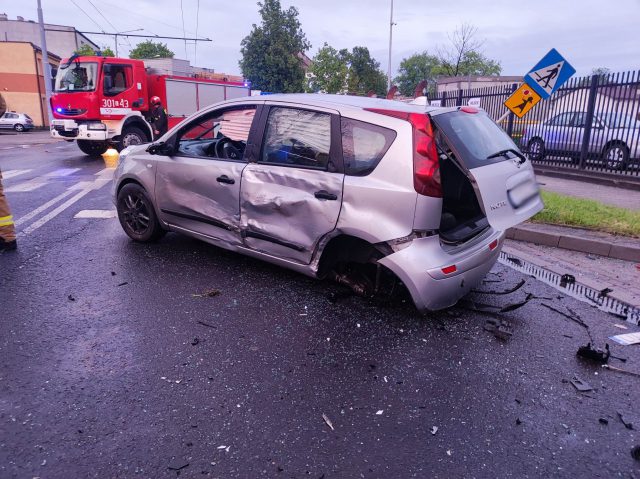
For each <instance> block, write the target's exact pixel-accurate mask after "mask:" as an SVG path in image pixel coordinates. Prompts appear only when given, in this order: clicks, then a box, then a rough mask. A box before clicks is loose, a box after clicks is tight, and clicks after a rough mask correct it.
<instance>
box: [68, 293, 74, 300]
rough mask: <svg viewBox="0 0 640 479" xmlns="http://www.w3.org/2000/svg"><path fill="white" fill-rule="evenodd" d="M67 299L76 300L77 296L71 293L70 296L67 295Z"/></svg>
mask: <svg viewBox="0 0 640 479" xmlns="http://www.w3.org/2000/svg"><path fill="white" fill-rule="evenodd" d="M67 299H68V300H69V301H75V300H76V298H74V297H73V295H72V294H70V295H69V296H67Z"/></svg>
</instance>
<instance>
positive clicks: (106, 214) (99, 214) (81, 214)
mask: <svg viewBox="0 0 640 479" xmlns="http://www.w3.org/2000/svg"><path fill="white" fill-rule="evenodd" d="M116 215H117V213H116V210H82V211H78V212H77V213H76V215H75V216H74V218H100V219H109V218H115V217H116Z"/></svg>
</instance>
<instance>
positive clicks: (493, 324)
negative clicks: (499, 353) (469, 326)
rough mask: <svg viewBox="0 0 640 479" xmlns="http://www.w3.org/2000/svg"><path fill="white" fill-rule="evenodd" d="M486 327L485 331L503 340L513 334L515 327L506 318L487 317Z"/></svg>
mask: <svg viewBox="0 0 640 479" xmlns="http://www.w3.org/2000/svg"><path fill="white" fill-rule="evenodd" d="M484 329H485V331H489V332H490V333H493V335H494V336H495V337H496V338H498V339H501V340H503V341H506V340H507V339H509V338H510V337H511V336H513V327H512V326H511V324H510V323H509V322H508V321H506V320H504V319H497V318H491V319H487V321H486V322H485V323H484Z"/></svg>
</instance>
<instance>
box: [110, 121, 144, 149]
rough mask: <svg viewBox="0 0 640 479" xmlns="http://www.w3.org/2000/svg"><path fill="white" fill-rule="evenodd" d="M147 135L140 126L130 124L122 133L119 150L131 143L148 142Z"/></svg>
mask: <svg viewBox="0 0 640 479" xmlns="http://www.w3.org/2000/svg"><path fill="white" fill-rule="evenodd" d="M148 141H149V140H147V135H145V134H144V132H143V131H142V130H141V129H140V128H136V127H135V126H128V127H126V128H125V129H124V130H123V131H122V134H121V135H120V141H118V143H117V145H116V147H117V149H118V151H122V150H124V149H125V148H126V147H127V146H131V145H141V144H142V143H147V142H148Z"/></svg>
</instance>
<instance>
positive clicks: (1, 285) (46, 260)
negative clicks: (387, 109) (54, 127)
mask: <svg viewBox="0 0 640 479" xmlns="http://www.w3.org/2000/svg"><path fill="white" fill-rule="evenodd" d="M3 142H4V143H3ZM14 143H15V142H14ZM14 143H9V142H8V141H5V138H4V137H0V167H1V168H2V170H3V172H4V173H5V175H8V176H9V178H8V179H7V180H5V182H4V183H5V188H7V189H9V193H8V196H9V199H10V201H11V205H12V207H13V209H14V214H15V216H16V217H17V218H18V222H19V228H18V229H19V230H20V231H21V233H20V236H19V240H18V241H19V250H18V251H17V252H15V253H5V254H0V271H2V275H0V305H1V306H2V309H1V311H2V312H1V313H0V314H1V318H2V321H0V365H1V367H0V477H2V478H13V477H16V478H23V477H28V478H32V477H41V478H70V477H98V478H105V477H149V478H165V477H166V478H171V477H176V476H177V475H179V476H180V477H203V476H204V477H206V476H207V475H208V476H211V477H219V478H250V477H282V478H307V477H309V478H314V479H319V478H326V479H329V478H358V477H364V478H408V477H418V478H425V477H434V478H457V477H464V478H473V477H478V478H484V477H487V478H511V477H513V478H527V477H545V478H546V477H572V478H574V477H602V478H610V477H640V460H634V458H633V457H632V455H631V450H632V448H634V447H635V446H640V434H639V432H638V431H639V429H640V408H638V400H639V399H640V377H635V376H631V375H626V374H622V373H619V372H615V371H610V370H603V369H601V368H600V367H599V366H598V365H595V364H592V363H588V362H584V361H583V360H581V359H579V358H577V357H576V354H575V353H576V350H577V348H578V346H580V345H584V344H586V343H587V341H588V340H589V338H588V334H587V329H586V328H584V327H582V326H580V325H579V324H577V323H576V322H574V321H571V320H569V319H567V318H566V317H565V316H563V315H561V314H559V313H557V312H555V311H552V310H550V309H548V308H546V307H544V306H542V304H547V305H549V306H551V307H553V308H555V309H557V310H559V311H562V312H564V313H567V314H568V315H570V316H571V315H573V314H575V315H576V316H579V318H581V320H582V321H583V322H584V323H585V324H586V325H587V326H588V330H589V333H590V334H591V336H592V337H593V339H594V340H595V342H596V344H597V345H598V346H603V345H604V342H605V340H606V338H607V337H608V336H611V335H613V334H620V333H626V332H633V331H637V330H638V329H639V328H638V327H636V326H634V325H631V324H629V323H624V322H622V321H620V320H619V319H617V318H615V317H613V316H611V315H607V314H605V313H603V312H601V311H599V310H597V309H594V308H592V307H591V306H589V305H588V304H586V303H581V302H579V301H577V300H575V299H571V298H569V297H566V296H564V295H562V293H560V292H558V291H556V290H554V289H551V288H550V287H548V286H546V285H543V284H542V283H540V282H538V281H536V280H535V279H533V278H529V277H524V276H522V275H521V274H520V273H517V272H515V271H514V270H512V269H510V268H508V267H507V266H504V265H501V264H497V265H496V266H495V267H494V269H493V271H492V273H490V274H489V275H488V276H487V279H486V282H485V284H483V285H482V286H481V287H480V289H481V290H484V291H501V290H505V289H508V288H510V287H513V286H515V285H517V284H518V283H519V282H520V281H521V280H525V281H526V283H525V285H524V286H523V287H522V288H520V289H518V290H517V291H516V292H514V293H512V294H505V295H498V294H483V293H472V294H471V295H470V297H469V298H468V300H467V302H466V303H465V304H463V305H459V306H457V307H455V308H452V309H451V310H449V311H445V312H440V313H437V314H431V315H428V316H421V315H419V314H417V313H416V312H415V311H414V309H413V308H412V306H411V305H410V304H408V303H406V302H402V301H397V302H395V303H392V304H378V303H376V302H372V301H367V300H364V299H361V298H357V297H353V296H343V295H341V294H340V293H341V291H342V290H341V289H340V288H339V287H338V286H336V285H333V284H332V283H328V282H316V281H313V280H311V279H308V278H306V277H303V276H300V275H297V274H295V273H292V272H290V271H286V270H283V269H280V268H277V267H274V266H271V265H268V264H266V263H263V262H260V261H257V260H253V259H249V258H245V257H242V256H240V255H237V254H233V253H229V252H225V251H223V250H219V249H216V248H214V247H212V246H209V245H207V244H204V243H201V242H198V241H196V240H192V239H189V238H186V237H183V236H179V235H177V234H168V235H167V236H166V237H165V238H164V239H163V240H162V241H160V242H159V243H157V244H153V245H140V244H135V243H133V242H131V241H130V240H129V239H128V238H127V237H126V236H125V235H124V233H123V232H122V231H121V229H120V226H119V224H118V222H117V219H115V218H113V217H111V218H74V217H75V215H76V214H78V213H79V212H81V211H86V210H112V209H113V205H112V204H111V201H110V198H109V185H108V181H107V180H106V179H105V177H104V176H101V174H100V171H101V170H102V169H103V164H102V162H101V161H97V160H89V159H87V158H86V157H84V156H82V155H81V154H79V151H78V150H77V149H76V147H75V145H73V144H68V143H55V144H45V145H38V144H34V145H31V146H28V147H26V148H22V147H20V146H19V142H18V143H15V145H18V146H15V145H14ZM3 145H4V148H2V147H3ZM11 145H14V147H11ZM12 172H13V173H12ZM46 175H49V176H46ZM102 175H104V173H103V174H102ZM107 216H108V214H107ZM213 289H216V290H219V294H218V295H215V296H212V297H206V296H205V297H200V296H194V295H199V294H202V293H205V292H207V291H210V290H213ZM527 293H531V294H532V295H534V296H535V298H534V299H531V301H529V302H528V303H527V304H525V305H524V306H522V307H520V308H518V309H515V310H513V311H510V312H506V313H502V314H500V315H499V318H502V319H506V320H508V321H509V324H510V326H511V327H512V328H513V335H512V336H511V337H510V338H509V339H507V340H505V341H503V340H500V339H498V338H496V337H494V335H493V334H491V333H490V332H488V331H486V330H485V329H484V328H483V326H484V325H485V321H486V320H487V319H490V318H491V316H490V315H487V314H485V313H480V312H478V311H474V310H473V308H472V307H471V303H470V302H469V301H474V302H475V303H485V304H491V305H498V306H506V305H510V304H515V303H518V302H522V301H523V300H524V299H525V297H526V296H527ZM544 298H546V299H544ZM622 328H627V329H622ZM609 343H610V344H611V345H612V352H613V353H614V354H615V355H617V356H621V357H624V358H627V359H628V360H627V362H626V363H623V362H621V361H618V360H611V362H610V364H611V365H612V366H615V367H619V368H624V369H627V370H631V371H640V346H626V347H623V346H618V345H614V343H612V342H611V341H609ZM574 376H577V377H579V378H581V379H583V380H584V381H586V382H588V383H589V384H590V385H591V386H592V388H593V390H592V391H589V392H583V393H581V392H578V391H577V390H576V388H575V387H574V386H573V385H572V384H571V383H570V382H569V380H571V379H572V378H574ZM618 413H622V415H623V418H624V420H625V421H626V422H627V423H628V424H629V423H632V425H631V427H632V429H629V428H627V427H625V425H624V424H623V422H622V420H621V419H620V417H619V416H618ZM323 415H325V417H326V418H327V420H328V421H329V422H330V424H331V426H329V425H328V424H327V422H326V421H325V419H324V418H323ZM436 428H437V430H436Z"/></svg>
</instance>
